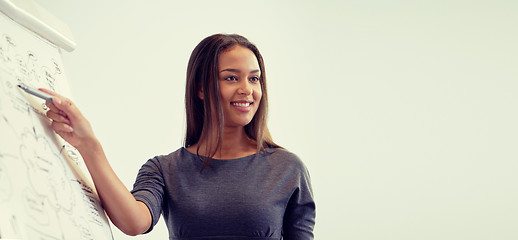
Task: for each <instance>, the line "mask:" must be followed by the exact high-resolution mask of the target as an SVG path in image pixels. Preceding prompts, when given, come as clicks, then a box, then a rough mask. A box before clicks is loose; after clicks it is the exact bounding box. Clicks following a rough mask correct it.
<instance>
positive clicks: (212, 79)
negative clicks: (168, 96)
mask: <svg viewBox="0 0 518 240" xmlns="http://www.w3.org/2000/svg"><path fill="white" fill-rule="evenodd" d="M236 44H237V45H240V46H243V47H246V48H248V49H250V50H251V51H252V52H253V53H254V54H255V56H256V57H257V62H258V63H259V68H260V71H261V77H260V80H259V82H260V84H261V90H262V98H261V101H260V104H259V107H258V109H257V112H256V113H255V115H254V117H253V118H252V120H251V121H250V123H249V124H247V125H246V126H245V132H246V134H247V135H248V137H249V138H250V139H253V140H255V141H256V142H257V152H259V151H262V150H264V149H265V148H267V147H272V148H279V147H280V146H279V145H277V144H275V143H274V142H273V140H272V137H271V135H270V131H269V130H268V127H267V125H266V119H267V113H268V94H267V91H266V71H265V69H264V62H263V57H262V56H261V53H260V52H259V50H258V49H257V47H256V46H255V45H254V44H253V43H251V42H250V41H248V39H246V38H245V37H243V36H240V35H237V34H214V35H212V36H209V37H207V38H205V39H203V40H202V41H201V42H200V43H199V44H198V46H196V48H194V50H193V51H192V53H191V57H190V59H189V65H188V66H187V84H186V89H185V110H186V113H187V129H186V134H185V142H184V147H186V148H187V147H189V146H192V145H194V144H196V143H198V142H199V141H200V140H204V141H207V142H206V149H205V153H206V154H207V155H208V156H200V154H199V150H200V145H198V148H197V150H196V153H197V155H198V157H200V159H202V160H203V167H202V169H203V168H205V167H206V166H207V165H209V163H210V161H211V160H212V158H213V157H214V155H216V153H217V150H218V149H219V148H220V147H221V144H222V139H223V136H222V133H223V111H222V108H221V104H220V99H219V85H218V81H217V80H218V59H219V55H220V54H221V53H222V52H223V51H225V50H226V49H228V48H229V47H232V46H234V45H236ZM200 92H202V94H203V99H204V100H202V99H200V97H199V93H200Z"/></svg>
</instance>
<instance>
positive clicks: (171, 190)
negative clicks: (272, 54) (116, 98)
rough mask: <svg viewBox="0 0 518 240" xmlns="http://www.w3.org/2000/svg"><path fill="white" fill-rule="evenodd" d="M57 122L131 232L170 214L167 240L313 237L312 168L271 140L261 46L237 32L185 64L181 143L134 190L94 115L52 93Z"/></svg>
mask: <svg viewBox="0 0 518 240" xmlns="http://www.w3.org/2000/svg"><path fill="white" fill-rule="evenodd" d="M45 91H46V92H47V93H49V94H51V95H53V96H54V97H53V99H52V102H54V103H52V102H50V101H48V102H47V105H48V106H49V108H50V111H49V112H48V113H47V116H48V117H49V118H51V119H52V120H53V123H52V127H53V128H54V130H55V131H56V132H57V133H58V134H59V135H60V136H62V137H63V138H64V139H65V140H66V141H68V142H69V143H71V144H72V145H73V146H74V147H76V148H77V149H78V150H79V152H80V153H81V155H82V157H83V159H84V160H85V163H86V165H87V166H88V170H89V171H90V174H91V176H92V178H93V180H94V183H95V185H96V188H97V191H98V193H99V196H100V198H101V201H102V203H103V206H104V207H105V209H106V212H107V214H108V216H109V217H110V219H111V221H112V222H113V223H114V225H115V226H117V227H118V228H119V229H121V230H122V231H123V232H124V233H126V234H128V235H138V234H142V233H147V232H149V231H151V230H152V229H153V227H154V226H155V224H156V223H157V222H158V219H159V218H160V215H163V216H164V219H165V222H166V224H167V227H168V230H169V239H191V238H196V239H198V240H208V239H214V238H217V239H229V240H238V239H239V240H243V239H254V240H266V239H269V240H271V239H281V238H282V239H285V240H291V239H297V240H299V239H301V240H304V239H313V227H314V225H315V202H314V200H313V199H314V198H313V192H312V189H311V183H310V177H309V172H308V170H307V168H306V166H305V165H304V163H303V162H302V161H301V160H300V159H299V158H298V157H297V156H296V155H295V154H293V153H290V152H288V151H287V150H285V149H283V148H281V147H280V146H278V145H277V144H275V143H274V142H273V140H272V138H271V136H270V132H269V130H268V127H267V125H266V116H267V111H268V94H267V91H266V77H265V69H264V63H263V59H262V56H261V54H260V53H259V50H258V49H257V48H256V47H255V45H253V44H252V43H251V42H249V41H248V40H247V39H246V38H244V37H242V36H239V35H224V34H216V35H212V36H209V37H207V38H205V39H204V40H202V41H201V42H200V43H199V44H198V46H197V47H196V48H195V49H194V51H193V52H192V55H191V58H190V60H189V64H188V68H187V83H186V93H185V104H186V112H187V132H186V137H185V144H184V147H182V148H180V149H178V150H176V151H174V152H172V153H170V154H168V155H161V156H157V157H154V158H152V159H150V160H148V161H147V162H146V163H145V164H144V165H143V166H142V168H141V169H140V171H139V174H138V176H137V179H136V181H135V184H134V188H133V190H132V191H131V192H129V191H128V190H127V189H126V188H125V187H124V185H123V184H122V183H121V181H120V180H119V179H118V177H117V176H116V175H115V173H114V171H113V170H112V169H111V167H110V165H109V163H108V161H107V159H106V156H105V154H104V152H103V150H102V147H101V144H100V143H99V141H98V140H97V138H96V137H95V136H94V134H93V130H92V128H91V126H90V124H89V123H88V121H87V120H86V119H85V118H84V117H83V116H82V114H81V113H80V111H79V110H78V109H77V107H76V106H75V105H74V104H73V103H72V102H71V101H70V100H69V99H67V98H63V97H61V96H59V95H57V94H55V93H53V92H51V91H48V90H45Z"/></svg>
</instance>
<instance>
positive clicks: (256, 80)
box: [250, 77, 259, 82]
mask: <svg viewBox="0 0 518 240" xmlns="http://www.w3.org/2000/svg"><path fill="white" fill-rule="evenodd" d="M250 81H251V82H259V77H252V78H250Z"/></svg>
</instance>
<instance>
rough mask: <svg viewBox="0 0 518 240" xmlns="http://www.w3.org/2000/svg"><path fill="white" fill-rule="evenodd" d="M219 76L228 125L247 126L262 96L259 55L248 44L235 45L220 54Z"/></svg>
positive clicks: (223, 107) (224, 112)
mask: <svg viewBox="0 0 518 240" xmlns="http://www.w3.org/2000/svg"><path fill="white" fill-rule="evenodd" d="M218 75H219V77H218V81H219V89H220V97H221V104H222V109H223V116H224V124H225V127H242V126H245V125H247V124H248V123H250V121H252V118H253V117H254V115H255V113H256V112H257V108H258V107H259V103H260V101H261V97H262V91H261V83H260V81H259V79H260V77H261V71H260V69H259V63H258V61H257V58H256V57H255V55H254V53H253V52H252V51H251V50H250V49H248V48H246V47H242V46H240V45H235V46H232V47H230V48H229V49H226V50H225V51H224V52H222V53H221V54H220V55H219V59H218Z"/></svg>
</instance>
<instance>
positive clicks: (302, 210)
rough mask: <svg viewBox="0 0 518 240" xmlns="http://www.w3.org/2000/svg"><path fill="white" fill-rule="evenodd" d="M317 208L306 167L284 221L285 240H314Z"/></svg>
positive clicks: (299, 176) (301, 173)
mask: <svg viewBox="0 0 518 240" xmlns="http://www.w3.org/2000/svg"><path fill="white" fill-rule="evenodd" d="M315 216H316V207H315V201H314V200H313V190H312V188H311V179H310V176H309V172H308V170H307V168H306V167H305V166H303V168H302V169H301V171H300V172H299V174H298V187H296V188H295V190H294V191H293V193H292V195H291V197H290V199H289V201H288V205H287V207H286V212H285V214H284V219H283V239H284V240H294V239H296V240H306V239H307V240H310V239H313V237H314V236H313V228H314V226H315Z"/></svg>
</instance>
